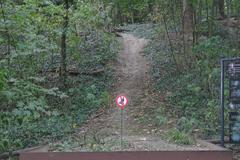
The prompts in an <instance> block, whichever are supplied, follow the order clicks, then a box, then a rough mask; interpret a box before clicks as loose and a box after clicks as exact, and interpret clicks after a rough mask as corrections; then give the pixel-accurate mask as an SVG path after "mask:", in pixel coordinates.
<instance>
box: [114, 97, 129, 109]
mask: <svg viewBox="0 0 240 160" xmlns="http://www.w3.org/2000/svg"><path fill="white" fill-rule="evenodd" d="M116 104H117V106H118V108H120V109H124V108H125V107H126V106H127V105H128V98H127V96H125V95H119V96H117V98H116Z"/></svg>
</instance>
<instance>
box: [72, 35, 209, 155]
mask: <svg viewBox="0 0 240 160" xmlns="http://www.w3.org/2000/svg"><path fill="white" fill-rule="evenodd" d="M121 41H122V45H123V51H122V52H121V53H120V54H119V55H118V59H117V64H116V68H115V69H116V72H117V73H116V76H117V79H118V83H117V84H116V85H115V90H114V91H113V93H112V94H113V97H112V98H114V97H115V96H117V95H118V94H125V95H127V96H128V98H129V105H128V106H127V107H126V109H125V110H124V118H123V141H124V147H123V148H121V147H120V133H121V132H120V118H121V114H120V113H121V112H120V110H119V109H118V108H117V107H116V106H115V105H112V106H111V107H110V109H109V110H108V113H106V114H103V115H100V116H97V118H94V119H93V120H92V119H91V120H90V121H89V122H88V123H87V124H86V125H85V126H83V127H82V128H81V130H80V131H79V134H78V135H77V136H75V138H74V139H73V140H71V141H76V144H75V146H74V145H73V146H72V147H71V151H119V150H128V151H143V150H147V151H156V150H193V149H197V150H201V149H204V148H205V147H199V145H197V146H198V147H196V146H187V147H186V146H185V147H183V146H178V145H175V144H170V143H168V142H166V141H164V140H162V139H161V136H159V135H160V134H158V133H159V131H160V129H159V128H156V127H154V125H153V124H152V123H147V121H148V119H150V118H151V117H149V118H148V117H146V116H145V115H146V114H145V113H146V112H149V111H151V110H152V111H153V112H154V105H155V103H156V102H154V99H153V98H151V96H150V95H151V93H152V91H151V87H150V77H149V65H148V62H147V60H146V58H145V57H144V56H143V55H142V51H143V49H144V47H145V46H146V44H147V40H145V39H139V38H136V37H134V36H133V35H131V34H122V40H121ZM155 101H156V100H155ZM141 119H143V120H144V121H146V123H144V125H143V123H141V121H140V120H141ZM205 149H206V148H205Z"/></svg>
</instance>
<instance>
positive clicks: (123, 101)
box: [116, 95, 128, 150]
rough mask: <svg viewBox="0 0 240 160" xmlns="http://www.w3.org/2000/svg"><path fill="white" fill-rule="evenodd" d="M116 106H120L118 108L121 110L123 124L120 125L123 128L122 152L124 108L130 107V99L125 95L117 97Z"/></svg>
mask: <svg viewBox="0 0 240 160" xmlns="http://www.w3.org/2000/svg"><path fill="white" fill-rule="evenodd" d="M116 104H117V106H118V108H119V109H120V110H121V116H120V118H121V120H120V122H121V124H120V127H121V142H120V143H121V144H120V145H121V150H122V149H123V111H124V108H125V107H126V106H127V105H128V98H127V96H125V95H119V96H117V98H116Z"/></svg>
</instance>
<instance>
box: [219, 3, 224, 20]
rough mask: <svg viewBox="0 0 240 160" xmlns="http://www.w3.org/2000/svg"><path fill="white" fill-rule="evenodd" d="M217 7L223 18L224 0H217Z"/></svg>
mask: <svg viewBox="0 0 240 160" xmlns="http://www.w3.org/2000/svg"><path fill="white" fill-rule="evenodd" d="M218 7H219V14H220V18H221V19H223V18H225V17H226V16H225V12H224V7H225V5H224V0H218Z"/></svg>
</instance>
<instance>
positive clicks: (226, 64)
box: [221, 58, 240, 147]
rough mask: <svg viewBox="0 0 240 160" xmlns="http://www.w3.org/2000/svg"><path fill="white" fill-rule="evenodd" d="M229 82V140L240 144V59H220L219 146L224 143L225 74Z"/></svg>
mask: <svg viewBox="0 0 240 160" xmlns="http://www.w3.org/2000/svg"><path fill="white" fill-rule="evenodd" d="M226 71H227V76H228V77H227V78H228V80H229V99H228V100H229V101H228V106H229V107H228V108H229V113H228V115H229V140H230V142H231V143H240V58H224V59H221V145H222V146H223V147H224V143H225V120H224V115H225V114H224V112H225V94H224V93H225V92H224V89H225V83H224V82H225V72H226Z"/></svg>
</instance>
